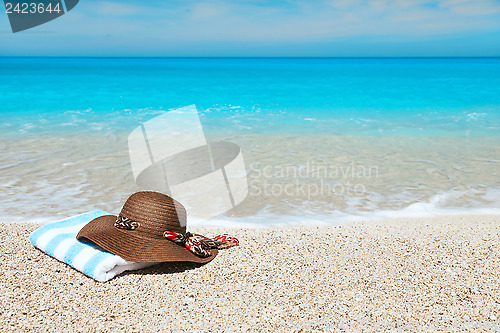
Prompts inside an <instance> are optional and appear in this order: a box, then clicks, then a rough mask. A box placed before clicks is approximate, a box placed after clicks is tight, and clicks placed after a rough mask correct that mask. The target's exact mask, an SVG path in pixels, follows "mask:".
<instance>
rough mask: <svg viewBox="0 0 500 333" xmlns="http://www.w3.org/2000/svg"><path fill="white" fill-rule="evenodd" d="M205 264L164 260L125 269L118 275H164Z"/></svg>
mask: <svg viewBox="0 0 500 333" xmlns="http://www.w3.org/2000/svg"><path fill="white" fill-rule="evenodd" d="M203 265H205V264H198V263H193V262H164V263H160V264H158V265H154V266H151V267H147V268H143V269H138V270H135V271H125V272H123V273H122V274H120V275H118V276H126V275H164V274H172V273H181V272H185V271H189V270H192V269H196V268H199V267H201V266H203Z"/></svg>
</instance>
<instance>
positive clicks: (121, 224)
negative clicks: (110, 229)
mask: <svg viewBox="0 0 500 333" xmlns="http://www.w3.org/2000/svg"><path fill="white" fill-rule="evenodd" d="M139 225H140V224H139V222H135V221H132V220H131V219H129V218H126V217H123V216H118V217H117V219H116V222H115V227H116V228H118V229H124V230H135V229H136V228H138V227H139Z"/></svg>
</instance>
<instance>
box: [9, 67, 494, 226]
mask: <svg viewBox="0 0 500 333" xmlns="http://www.w3.org/2000/svg"><path fill="white" fill-rule="evenodd" d="M191 104H196V106H197V107H198V110H199V114H200V118H201V122H202V124H203V126H204V129H205V131H206V134H207V135H208V138H209V140H211V139H213V140H221V139H222V140H229V141H232V142H235V143H237V144H239V145H240V147H241V149H242V152H243V154H244V158H245V164H246V168H247V172H248V179H249V186H250V193H249V196H248V198H247V199H246V200H245V201H244V202H243V203H242V204H241V205H240V207H238V209H237V210H235V211H233V212H229V213H228V214H226V215H225V216H223V217H222V218H223V219H227V218H235V219H236V220H237V219H243V220H245V222H248V221H251V222H252V223H253V224H259V223H260V222H261V221H283V223H284V224H287V223H288V222H289V221H294V223H305V222H303V221H317V220H320V221H323V222H324V221H329V220H328V219H330V220H331V221H332V222H336V221H338V220H339V219H340V218H342V217H346V216H347V217H353V216H354V217H355V216H358V217H359V216H362V217H367V216H375V217H377V216H378V217H384V216H402V215H405V214H409V215H418V214H422V213H429V214H440V213H457V212H458V213H464V212H497V210H495V209H497V208H498V207H500V58H425V59H424V58H380V59H379V58H377V59H371V58H370V59H364V58H352V59H351V58H350V59H336V58H335V59H331V58H318V59H314V58H304V59H302V58H269V59H267V58H266V59H260V58H258V59H255V58H248V59H247V58H229V59H226V58H209V59H204V58H196V59H187V58H0V116H1V121H0V189H1V190H0V202H1V204H0V221H27V220H29V221H37V220H40V219H43V220H51V219H54V218H64V217H67V216H70V215H73V214H78V213H84V212H86V211H91V210H95V209H103V210H106V211H113V212H116V211H117V210H119V209H120V207H121V205H122V204H123V202H124V200H125V199H126V198H127V197H128V195H129V194H130V193H132V192H134V191H136V190H139V188H138V187H137V186H136V185H135V182H134V179H133V176H132V173H131V168H130V164H129V158H128V149H127V136H128V134H129V133H130V132H131V131H132V130H133V129H134V128H136V127H137V126H138V125H139V124H140V123H142V122H144V121H147V120H149V119H152V118H153V117H155V116H157V115H160V114H162V113H164V112H165V111H169V110H173V109H176V108H179V107H182V106H186V105H191ZM311 165H312V166H313V168H312V169H311V167H310V166H311ZM314 166H315V167H316V170H315V169H314ZM266 168H271V169H272V170H271V169H266ZM321 168H326V169H324V170H327V171H328V172H326V171H325V172H324V173H323V178H319V177H317V176H315V175H314V173H315V172H316V171H317V170H323V169H321ZM263 170H267V171H269V170H271V171H270V172H267V173H266V172H262V171H263ZM282 170H292V171H293V170H306V171H307V172H309V173H307V172H306V173H305V174H303V173H298V175H299V176H297V175H293V174H290V173H283V172H282ZM360 170H375V172H374V173H373V174H370V175H369V176H367V175H366V174H361V173H360ZM278 171H279V172H278ZM354 171H356V172H357V173H356V174H355V172H354ZM280 172H281V173H280ZM263 175H264V176H265V175H270V176H266V177H264V176H263ZM304 175H305V176H304ZM290 184H292V185H293V186H295V187H293V188H292V187H287V189H290V191H288V192H287V193H284V192H283V191H279V189H283V188H285V186H289V185H290ZM318 186H322V187H321V191H318V189H320V187H318ZM323 187H325V188H327V189H329V190H331V191H330V192H328V193H326V194H325V193H324V192H323V190H322V189H323ZM353 189H357V190H359V191H358V192H353V191H352V190H353ZM398 214H399V215H398ZM270 216H271V217H270ZM306 216H307V217H308V218H305V217H306ZM325 216H328V218H325ZM297 218H298V220H297ZM225 221H226V222H227V220H225ZM264 224H265V223H264Z"/></svg>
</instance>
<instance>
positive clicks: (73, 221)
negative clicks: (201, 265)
mask: <svg viewBox="0 0 500 333" xmlns="http://www.w3.org/2000/svg"><path fill="white" fill-rule="evenodd" d="M103 215H111V214H109V213H107V212H105V211H102V210H98V211H94V212H90V213H86V214H82V215H77V216H74V217H70V218H68V219H65V220H62V221H58V222H53V223H49V224H46V225H44V226H42V227H40V228H38V229H37V230H35V231H33V233H32V234H31V235H30V241H31V243H32V244H33V245H34V246H35V247H36V248H38V249H40V250H42V251H43V252H45V253H47V254H48V255H49V256H51V257H54V258H56V259H57V260H60V261H62V262H65V263H66V264H68V265H70V266H71V267H73V268H75V269H76V270H78V271H80V272H82V273H83V274H85V275H87V276H89V277H91V278H93V279H94V280H97V281H99V282H105V281H108V280H110V279H112V278H113V277H115V276H117V275H118V274H120V273H122V272H124V271H131V270H136V269H141V268H145V267H148V266H152V265H155V263H138V262H133V261H128V260H125V259H123V258H121V257H119V256H117V255H114V254H112V253H109V252H107V251H104V250H103V249H100V248H99V247H97V246H95V245H93V244H91V243H82V242H79V241H77V240H76V235H77V234H78V232H79V231H80V229H82V228H83V226H84V225H85V224H87V223H88V222H90V221H91V220H93V219H95V218H97V217H99V216H103Z"/></svg>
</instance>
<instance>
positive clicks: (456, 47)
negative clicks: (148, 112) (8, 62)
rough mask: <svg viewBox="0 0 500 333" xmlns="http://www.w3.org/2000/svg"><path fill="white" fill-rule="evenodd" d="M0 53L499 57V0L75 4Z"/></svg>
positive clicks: (1, 30) (4, 30) (9, 39)
mask: <svg viewBox="0 0 500 333" xmlns="http://www.w3.org/2000/svg"><path fill="white" fill-rule="evenodd" d="M0 55H2V56H10V55H20V56H32V55H34V56H49V55H57V56H500V0H437V1H430V0H275V1H272V0H232V1H231V0H163V1H155V0H148V1H133V0H132V1H131V0H129V1H126V0H123V1H119V2H118V1H95V0H80V3H79V4H78V5H77V6H76V7H75V8H74V9H73V10H72V11H70V12H69V13H67V14H65V15H64V16H62V17H60V18H58V19H55V20H53V21H51V22H48V23H46V24H43V25H41V26H39V27H36V28H33V29H30V30H27V31H24V32H19V33H16V34H13V33H12V32H11V30H10V26H9V22H8V18H7V15H6V14H5V12H3V13H0Z"/></svg>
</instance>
